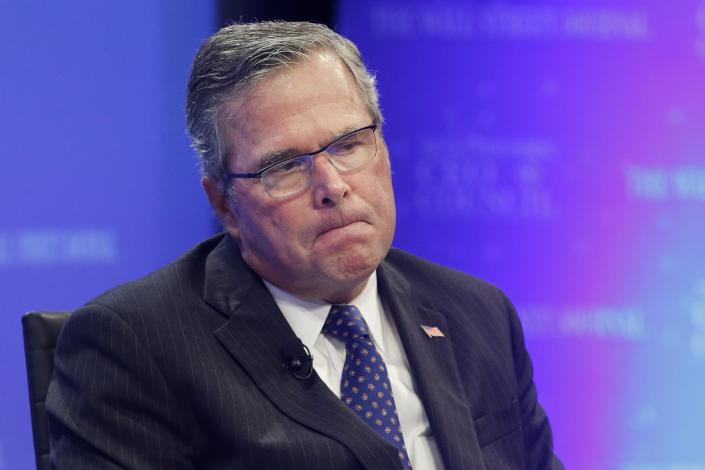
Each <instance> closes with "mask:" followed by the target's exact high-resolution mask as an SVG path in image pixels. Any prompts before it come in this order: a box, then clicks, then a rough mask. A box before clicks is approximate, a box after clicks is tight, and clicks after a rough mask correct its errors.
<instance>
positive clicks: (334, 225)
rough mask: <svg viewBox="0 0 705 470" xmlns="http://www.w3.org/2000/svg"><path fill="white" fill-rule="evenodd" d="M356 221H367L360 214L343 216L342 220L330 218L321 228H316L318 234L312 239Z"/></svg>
mask: <svg viewBox="0 0 705 470" xmlns="http://www.w3.org/2000/svg"><path fill="white" fill-rule="evenodd" d="M357 222H365V223H369V222H367V221H366V220H365V219H364V218H363V217H361V216H350V217H343V218H342V220H336V221H333V220H331V221H329V222H327V223H324V224H323V226H322V228H321V229H320V230H318V234H317V235H316V237H315V239H314V241H315V240H317V239H318V238H320V237H322V236H323V235H325V234H327V233H329V232H332V231H333V230H337V229H340V228H344V227H347V226H349V225H352V224H354V223H357Z"/></svg>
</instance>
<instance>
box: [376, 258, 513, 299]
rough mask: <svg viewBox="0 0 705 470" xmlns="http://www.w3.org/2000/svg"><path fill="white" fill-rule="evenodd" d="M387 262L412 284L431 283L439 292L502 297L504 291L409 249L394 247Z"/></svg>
mask: <svg viewBox="0 0 705 470" xmlns="http://www.w3.org/2000/svg"><path fill="white" fill-rule="evenodd" d="M385 261H386V262H388V263H389V265H390V266H391V267H393V268H394V269H395V270H397V271H399V272H400V273H402V274H403V276H404V277H405V278H406V279H407V280H408V281H409V282H410V283H411V284H412V285H431V286H432V287H433V288H434V290H436V291H437V292H438V291H440V292H443V293H444V294H446V295H447V294H452V293H453V292H458V293H465V294H466V293H467V292H469V291H470V292H474V293H476V294H478V295H481V296H489V297H495V298H496V297H502V298H504V293H503V292H502V291H501V290H500V289H499V288H498V287H496V286H495V285H493V284H491V283H489V282H487V281H484V280H482V279H480V278H477V277H475V276H471V275H469V274H467V273H464V272H462V271H459V270H456V269H453V268H449V267H447V266H443V265H441V264H438V263H434V262H432V261H429V260H426V259H424V258H421V257H419V256H417V255H414V254H411V253H409V252H407V251H404V250H400V249H397V248H392V249H391V250H390V251H389V254H388V255H387V257H386V259H385Z"/></svg>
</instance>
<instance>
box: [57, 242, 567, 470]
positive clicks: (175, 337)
mask: <svg viewBox="0 0 705 470" xmlns="http://www.w3.org/2000/svg"><path fill="white" fill-rule="evenodd" d="M378 280H379V292H380V296H381V298H382V299H383V302H384V303H385V307H386V308H387V310H388V311H389V313H390V314H391V316H392V318H393V320H394V322H395V323H396V325H397V328H398V331H399V335H400V337H401V341H402V343H403V345H404V350H405V351H406V355H407V357H408V360H409V364H410V366H411V369H412V373H413V377H414V380H415V383H416V387H417V392H418V394H419V396H420V397H421V399H422V401H423V404H424V407H425V409H426V413H427V415H428V419H429V422H430V425H431V429H432V432H433V434H434V437H435V439H436V442H437V445H438V448H439V450H440V454H441V456H442V458H443V461H444V463H445V466H446V467H447V468H448V469H477V470H480V469H488V470H489V469H524V468H527V469H552V468H562V466H561V464H560V463H559V462H558V460H557V459H555V457H554V456H553V452H552V444H551V431H550V427H549V424H548V421H547V419H546V416H545V414H544V412H543V410H542V408H541V407H540V406H539V404H538V402H537V400H536V392H535V389H534V384H533V380H532V368H531V363H530V360H529V356H528V355H527V352H526V350H525V348H524V342H523V336H522V332H521V328H520V325H519V321H518V319H517V316H516V313H515V312H514V310H513V308H512V306H511V304H510V303H509V302H508V301H507V299H506V298H505V296H504V295H503V294H502V293H501V292H500V291H499V290H497V289H496V288H494V287H492V286H490V285H488V284H486V283H484V282H482V281H479V280H477V279H474V278H471V277H468V276H466V275H464V274H461V273H458V272H455V271H452V270H449V269H447V268H443V267H441V266H438V265H435V264H432V263H429V262H426V261H423V260H421V259H419V258H417V257H414V256H412V255H410V254H407V253H404V252H401V251H398V250H394V249H393V250H391V251H390V252H389V254H388V256H387V257H386V259H385V260H384V261H383V263H382V264H381V265H380V267H379V270H378ZM422 324H424V325H431V326H437V327H439V328H440V329H441V330H442V331H443V332H444V333H445V337H444V338H428V337H427V336H426V335H425V334H424V332H423V331H422V330H421V328H420V325H422ZM292 338H294V333H293V331H292V330H291V328H290V327H289V324H288V323H287V322H286V320H285V319H284V317H283V315H282V314H281V312H280V311H279V309H278V308H277V305H276V304H275V302H274V300H273V299H272V297H271V295H270V294H269V292H268V291H267V289H266V287H265V286H264V284H263V283H262V282H261V280H260V279H259V278H258V277H257V276H256V275H255V274H254V273H253V272H252V271H251V270H250V269H249V268H248V267H247V266H246V265H245V263H244V262H243V261H242V259H241V257H240V255H239V252H238V249H237V246H236V244H235V243H234V241H233V240H232V239H231V238H229V237H227V236H225V237H223V236H222V235H221V236H218V237H215V238H212V239H210V240H207V241H205V242H204V243H202V244H200V245H199V246H197V247H195V248H194V249H193V250H192V251H190V252H189V253H187V254H186V255H184V256H183V257H182V258H180V259H179V260H177V261H175V262H174V263H172V264H170V265H168V266H166V267H165V268H163V269H161V270H159V271H157V272H156V273H153V274H151V275H150V276H147V277H146V278H144V279H142V280H139V281H137V282H133V283H129V284H126V285H123V286H120V287H118V288H116V289H113V290H111V291H109V292H108V293H106V294H104V295H102V296H100V297H98V298H97V299H95V300H93V301H92V302H90V303H88V304H87V305H86V306H84V307H83V308H81V309H79V310H78V311H76V312H75V313H73V314H72V315H71V317H70V319H69V321H68V323H67V324H66V326H65V327H64V329H63V331H62V333H61V337H60V339H59V344H58V346H57V349H56V358H55V367H56V369H55V376H54V380H53V381H52V383H51V386H50V390H49V394H48V397H47V409H48V412H49V419H50V430H51V435H52V442H51V446H52V453H51V461H52V464H53V465H54V467H55V468H60V469H72V470H74V469H101V470H105V469H114V468H130V469H168V470H175V469H187V468H188V469H190V468H208V469H225V468H228V469H233V468H244V469H286V470H292V469H307V470H310V469H362V468H364V469H368V470H373V469H374V470H389V469H394V468H400V467H399V460H398V458H397V455H396V451H395V450H394V449H393V448H392V447H391V446H389V445H388V444H386V443H385V442H384V441H383V440H382V439H381V438H380V437H378V436H377V435H376V434H375V432H374V431H373V430H372V429H371V428H369V427H368V426H367V425H366V424H365V423H364V422H362V420H360V419H359V418H357V417H356V416H355V415H354V414H353V413H352V412H351V411H350V410H349V409H348V408H347V407H346V406H345V404H344V403H343V402H342V401H341V400H340V399H339V398H338V397H336V396H335V395H334V394H333V393H332V392H331V391H330V390H329V389H328V388H327V387H326V385H325V384H324V383H323V382H322V381H321V380H320V379H319V378H318V377H317V375H316V374H315V373H314V374H313V376H312V377H311V378H310V379H309V380H305V381H302V380H298V379H296V378H295V377H294V376H293V375H292V374H291V373H290V371H288V370H286V369H284V368H283V367H282V357H283V356H282V354H283V351H282V345H283V344H287V343H290V342H291V340H292ZM416 470H423V469H416Z"/></svg>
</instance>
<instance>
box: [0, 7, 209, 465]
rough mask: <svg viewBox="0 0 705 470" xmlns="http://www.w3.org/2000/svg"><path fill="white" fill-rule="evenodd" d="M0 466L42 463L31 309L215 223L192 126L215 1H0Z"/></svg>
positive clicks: (140, 264) (174, 248) (127, 269)
mask: <svg viewBox="0 0 705 470" xmlns="http://www.w3.org/2000/svg"><path fill="white" fill-rule="evenodd" d="M0 5H1V7H0V39H1V40H0V57H2V63H3V65H2V73H0V106H1V109H2V118H0V122H1V123H2V125H0V142H2V147H1V150H0V154H1V155H2V157H1V161H2V171H1V172H0V196H1V197H0V286H2V287H0V290H1V292H2V295H0V298H1V299H2V300H1V304H0V305H1V306H0V364H2V369H1V373H0V376H2V378H3V385H2V392H3V393H2V400H0V469H1V470H15V469H25V468H27V469H28V468H33V465H34V458H33V454H32V439H31V431H30V420H29V404H28V397H27V388H26V378H25V377H26V376H25V371H24V355H23V352H22V334H21V329H20V316H21V314H22V313H23V312H25V311H28V310H32V309H55V310H59V309H74V308H76V307H78V306H80V305H81V304H83V303H84V302H85V301H87V300H88V299H90V298H91V297H93V296H95V295H97V294H99V293H100V292H102V291H104V290H106V289H108V288H109V287H111V286H113V285H115V284H117V283H119V282H122V281H125V280H128V279H132V278H135V277H138V276H142V275H144V274H146V273H147V272H149V271H151V270H153V269H156V268H157V267H158V266H160V265H162V264H164V263H166V262H167V261H169V260H171V259H173V258H174V257H176V256H177V255H178V254H179V253H181V252H182V251H184V250H185V249H186V248H187V247H189V246H191V245H192V244H193V243H194V242H195V241H196V240H199V239H201V238H204V237H205V236H206V234H208V233H210V232H212V231H213V227H214V223H213V220H212V216H211V213H210V211H209V209H208V208H207V203H206V201H205V198H204V197H203V196H202V194H201V193H202V190H201V189H200V185H199V183H198V174H197V172H196V161H195V158H194V156H193V153H192V152H191V151H190V149H189V147H188V139H187V137H186V135H185V132H184V118H183V115H184V112H183V103H184V89H185V84H186V80H187V77H188V70H189V67H190V62H191V60H192V59H193V56H194V54H195V51H196V49H197V48H198V46H199V44H200V42H201V41H202V40H203V39H205V38H206V37H208V36H209V35H210V34H211V33H212V31H213V28H214V25H215V22H216V19H215V12H214V8H213V7H212V6H211V5H210V3H209V2H172V1H168V0H164V1H145V2H117V3H111V2H93V1H88V0H81V1H73V2H42V1H24V2H5V1H0Z"/></svg>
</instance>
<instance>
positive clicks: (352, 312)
mask: <svg viewBox="0 0 705 470" xmlns="http://www.w3.org/2000/svg"><path fill="white" fill-rule="evenodd" d="M322 332H323V334H324V335H327V336H333V337H334V338H337V339H339V340H340V341H342V342H344V343H345V344H346V346H347V345H350V344H352V343H353V342H354V341H355V340H358V339H361V338H369V336H370V332H369V329H368V327H367V323H366V322H365V319H364V318H362V315H361V314H360V311H359V310H358V309H357V307H355V306H354V305H345V304H341V305H333V306H332V307H331V308H330V312H329V313H328V318H326V321H325V323H324V324H323V330H322Z"/></svg>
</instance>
